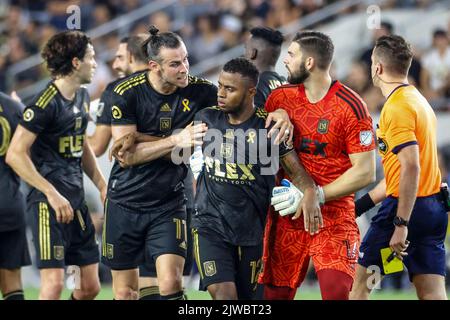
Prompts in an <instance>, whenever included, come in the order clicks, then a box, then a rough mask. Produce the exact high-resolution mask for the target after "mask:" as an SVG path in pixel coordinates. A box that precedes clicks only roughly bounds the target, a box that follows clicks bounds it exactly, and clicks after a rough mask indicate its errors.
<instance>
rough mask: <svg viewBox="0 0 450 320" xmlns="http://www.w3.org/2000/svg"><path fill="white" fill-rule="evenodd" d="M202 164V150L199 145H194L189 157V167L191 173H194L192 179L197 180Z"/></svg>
mask: <svg viewBox="0 0 450 320" xmlns="http://www.w3.org/2000/svg"><path fill="white" fill-rule="evenodd" d="M203 164H204V159H203V152H202V147H201V146H196V147H195V148H194V153H193V154H192V155H191V157H190V158H189V165H190V167H191V171H192V174H193V175H194V179H195V180H197V178H198V176H199V174H200V172H202V169H203Z"/></svg>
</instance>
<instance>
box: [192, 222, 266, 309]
mask: <svg viewBox="0 0 450 320" xmlns="http://www.w3.org/2000/svg"><path fill="white" fill-rule="evenodd" d="M193 235H194V258H195V262H196V263H197V267H198V271H199V273H200V290H206V289H207V288H208V286H210V285H212V284H215V283H221V282H234V283H235V284H236V289H237V294H238V299H240V300H250V299H253V298H254V297H255V292H256V287H257V279H258V275H259V272H260V271H261V256H262V248H263V245H262V240H261V244H259V245H256V246H235V245H232V244H230V243H227V242H224V241H223V240H222V239H221V238H220V237H215V236H214V235H213V234H212V233H208V234H204V233H202V232H201V231H197V230H196V229H193Z"/></svg>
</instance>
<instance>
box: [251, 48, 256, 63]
mask: <svg viewBox="0 0 450 320" xmlns="http://www.w3.org/2000/svg"><path fill="white" fill-rule="evenodd" d="M257 56H258V49H255V48H253V49H252V54H251V56H250V60H255V59H256V57H257Z"/></svg>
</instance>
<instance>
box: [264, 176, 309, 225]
mask: <svg viewBox="0 0 450 320" xmlns="http://www.w3.org/2000/svg"><path fill="white" fill-rule="evenodd" d="M281 185H282V186H280V187H275V188H273V190H272V199H271V201H270V203H271V205H273V207H274V209H275V211H279V213H280V215H281V216H285V215H288V214H293V213H295V212H296V211H297V208H298V205H299V203H300V201H301V200H302V198H303V193H302V192H301V191H300V190H299V189H297V187H296V186H294V185H293V184H292V183H291V182H290V181H289V180H287V179H283V180H282V181H281Z"/></svg>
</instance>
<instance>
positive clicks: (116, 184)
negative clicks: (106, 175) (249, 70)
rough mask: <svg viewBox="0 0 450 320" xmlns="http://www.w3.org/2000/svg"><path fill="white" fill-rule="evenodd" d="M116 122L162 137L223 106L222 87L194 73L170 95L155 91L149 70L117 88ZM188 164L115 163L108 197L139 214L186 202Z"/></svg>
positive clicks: (114, 100)
mask: <svg viewBox="0 0 450 320" xmlns="http://www.w3.org/2000/svg"><path fill="white" fill-rule="evenodd" d="M111 99H112V108H111V116H112V118H111V125H113V126H114V125H136V128H137V131H138V132H141V133H144V134H148V135H152V136H158V137H165V136H169V135H171V134H172V132H173V130H175V129H182V128H185V127H186V126H187V125H188V124H189V123H191V122H192V121H193V120H194V116H195V114H196V113H197V112H198V111H199V110H201V109H203V108H206V107H211V106H214V105H216V104H217V87H216V86H214V85H213V84H212V83H211V82H209V81H207V80H205V79H200V78H196V77H191V76H190V77H189V84H188V85H187V86H186V87H185V88H178V89H177V90H176V91H175V92H174V93H172V94H169V95H164V94H161V93H159V92H157V91H155V90H154V89H153V88H152V86H151V84H150V83H149V81H148V78H147V71H143V72H139V73H136V74H134V75H132V76H130V77H127V78H125V79H123V80H122V81H120V82H119V83H118V84H117V85H116V86H115V88H114V89H113V92H112V95H111ZM186 172H187V167H186V166H185V165H184V164H180V165H178V164H175V163H173V162H171V161H167V160H165V159H162V158H160V159H156V160H154V161H151V162H148V163H144V164H142V165H138V166H133V167H130V168H126V169H124V168H121V167H120V165H119V164H118V163H117V162H116V163H114V165H113V168H112V171H111V176H110V179H109V186H108V199H109V200H110V201H113V202H115V203H117V204H118V205H119V206H122V207H124V208H126V209H129V210H133V211H134V212H146V211H148V210H149V209H157V208H160V207H164V208H165V209H169V208H168V206H170V205H172V204H174V205H175V203H176V202H177V200H178V201H183V199H184V194H183V179H184V178H185V176H186Z"/></svg>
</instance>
